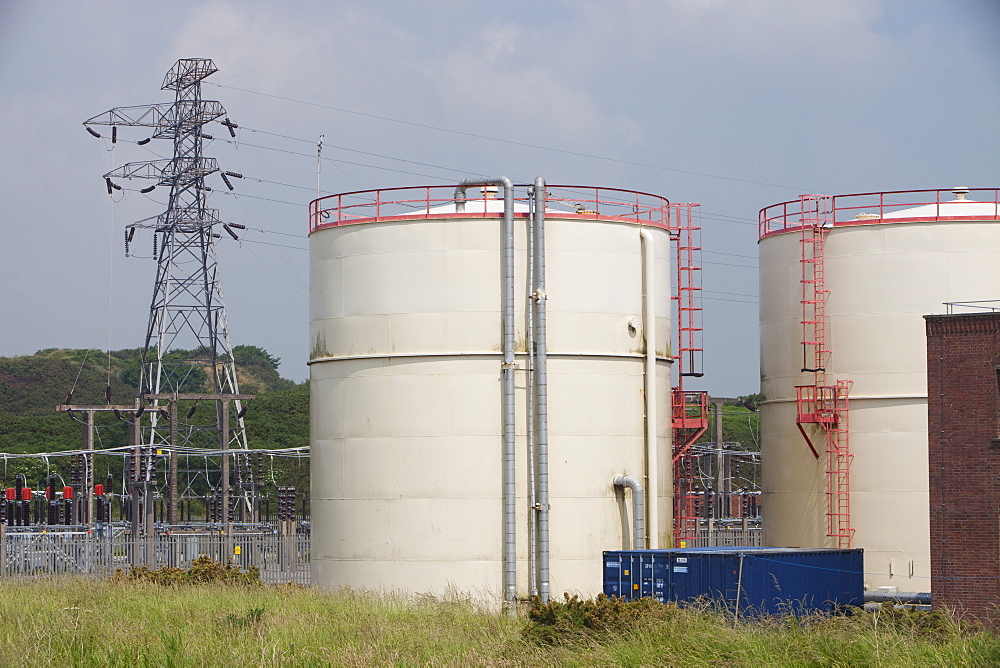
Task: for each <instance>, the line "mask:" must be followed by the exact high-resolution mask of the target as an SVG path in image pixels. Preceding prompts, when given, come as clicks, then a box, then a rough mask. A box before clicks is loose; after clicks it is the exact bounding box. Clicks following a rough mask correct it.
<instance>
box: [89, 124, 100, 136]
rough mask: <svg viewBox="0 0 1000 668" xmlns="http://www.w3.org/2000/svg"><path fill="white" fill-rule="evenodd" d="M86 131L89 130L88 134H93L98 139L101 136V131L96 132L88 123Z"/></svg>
mask: <svg viewBox="0 0 1000 668" xmlns="http://www.w3.org/2000/svg"><path fill="white" fill-rule="evenodd" d="M87 132H89V133H90V134H92V135H94V136H95V137H97V138H98V139H100V138H101V133H100V132H98V131H97V130H95V129H94V128H92V127H90V126H89V125H88V126H87Z"/></svg>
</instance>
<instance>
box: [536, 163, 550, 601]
mask: <svg viewBox="0 0 1000 668" xmlns="http://www.w3.org/2000/svg"><path fill="white" fill-rule="evenodd" d="M545 195H546V193H545V179H543V178H542V177H540V176H539V177H538V178H536V179H535V188H534V202H535V211H534V214H535V215H534V221H533V222H534V224H533V225H532V246H533V249H532V250H533V251H534V256H535V259H534V269H535V289H534V291H533V293H532V299H533V301H534V302H535V373H534V378H535V423H536V424H537V429H538V432H537V434H536V437H535V446H536V448H537V450H538V466H537V474H538V475H537V484H538V494H537V497H536V498H537V503H538V594H539V597H540V598H541V599H542V603H546V602H548V600H549V400H548V396H549V395H548V353H547V347H546V336H545V301H546V299H547V294H546V292H545V199H546V197H545Z"/></svg>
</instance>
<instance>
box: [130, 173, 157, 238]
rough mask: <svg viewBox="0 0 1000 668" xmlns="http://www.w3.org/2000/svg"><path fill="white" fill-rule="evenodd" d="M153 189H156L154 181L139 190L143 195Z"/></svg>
mask: <svg viewBox="0 0 1000 668" xmlns="http://www.w3.org/2000/svg"><path fill="white" fill-rule="evenodd" d="M154 190H156V184H155V183H154V184H153V185H151V186H149V187H148V188H143V189H141V190H140V191H139V192H141V193H142V194H143V195H145V194H146V193H151V192H153V191H154ZM132 229H133V230H134V229H135V228H134V227H133V228H132Z"/></svg>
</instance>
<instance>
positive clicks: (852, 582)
mask: <svg viewBox="0 0 1000 668" xmlns="http://www.w3.org/2000/svg"><path fill="white" fill-rule="evenodd" d="M863 563H864V559H863V551H862V550H809V549H800V548H768V547H764V548H760V547H705V548H697V547H694V548H685V549H676V550H618V551H608V552H605V553H604V594H605V595H606V596H620V597H623V598H625V599H627V600H630V601H631V600H635V599H639V598H655V599H656V600H658V601H661V602H664V603H667V602H677V603H683V602H685V601H693V600H695V599H698V598H707V599H712V600H715V601H719V602H722V603H724V604H725V605H727V606H728V607H729V608H730V609H737V608H738V609H739V611H740V613H746V614H753V613H767V614H778V613H783V612H796V613H799V612H808V611H814V610H831V609H833V608H835V607H837V606H841V605H858V606H860V605H863V603H864V574H863ZM737 592H738V600H737Z"/></svg>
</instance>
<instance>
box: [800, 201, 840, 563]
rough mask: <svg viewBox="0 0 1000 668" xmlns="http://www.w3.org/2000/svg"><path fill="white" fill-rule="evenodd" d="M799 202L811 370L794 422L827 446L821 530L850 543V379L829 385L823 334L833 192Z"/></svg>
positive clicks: (806, 367) (805, 360)
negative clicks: (810, 428) (817, 433)
mask: <svg viewBox="0 0 1000 668" xmlns="http://www.w3.org/2000/svg"><path fill="white" fill-rule="evenodd" d="M799 200H800V206H801V218H800V223H801V225H802V229H801V232H802V234H801V238H800V241H801V244H802V258H801V260H800V262H801V268H802V279H801V287H802V299H801V304H802V320H801V325H802V371H803V372H804V373H811V374H813V383H812V385H800V386H797V387H796V388H795V391H796V409H797V417H796V420H795V423H796V427H798V429H799V431H800V432H801V433H802V436H803V438H805V440H806V443H807V444H808V445H809V449H810V450H812V453H813V456H815V457H816V458H817V459H818V458H819V452H818V451H817V450H816V447H815V446H814V445H813V443H812V441H811V440H810V438H809V433H808V432H807V431H806V429H805V428H804V427H803V425H807V424H816V425H819V428H820V429H821V430H822V431H823V441H824V446H825V448H824V449H825V452H826V501H827V503H826V523H827V527H826V535H827V537H830V538H835V539H836V542H837V547H840V548H849V547H850V546H851V538H852V537H853V535H854V529H853V528H852V527H851V477H850V470H851V460H852V459H853V458H854V455H852V454H851V448H850V421H849V408H850V405H849V395H850V390H851V384H852V383H851V381H849V380H838V381H836V384H834V385H828V384H827V380H826V366H827V363H828V361H829V359H830V355H831V351H830V349H829V347H828V346H827V337H826V300H827V297H828V296H829V294H830V291H829V290H828V289H827V288H826V272H825V244H826V234H827V231H828V230H829V228H830V227H831V226H832V224H833V220H832V217H831V211H832V198H830V197H825V196H823V195H803V196H802V197H800V198H799Z"/></svg>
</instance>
